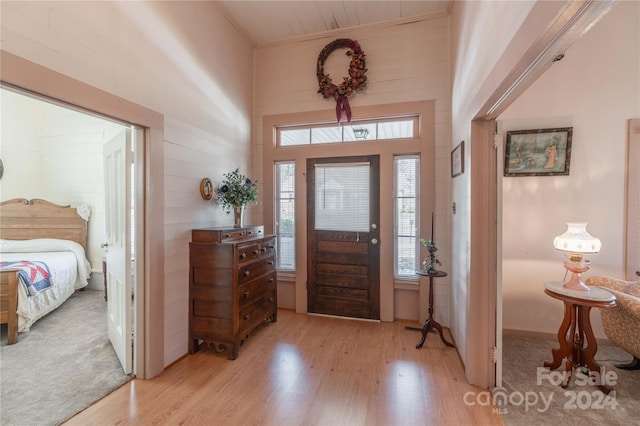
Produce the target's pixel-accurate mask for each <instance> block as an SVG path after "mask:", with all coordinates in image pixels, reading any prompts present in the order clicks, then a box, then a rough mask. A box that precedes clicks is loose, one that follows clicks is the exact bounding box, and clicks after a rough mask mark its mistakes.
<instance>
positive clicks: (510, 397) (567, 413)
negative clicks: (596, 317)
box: [496, 335, 640, 426]
mask: <svg viewBox="0 0 640 426" xmlns="http://www.w3.org/2000/svg"><path fill="white" fill-rule="evenodd" d="M558 347H559V344H558V342H557V340H555V339H553V338H538V337H536V338H533V337H529V336H527V337H524V336H511V335H509V336H504V338H503V385H504V391H502V392H503V393H502V395H501V396H500V395H499V393H500V392H501V391H498V392H497V393H496V396H497V397H498V399H502V400H506V402H505V405H503V407H502V408H501V410H502V411H503V413H502V414H503V418H504V421H505V423H506V424H507V425H508V426H524V425H531V424H536V425H549V426H551V425H554V426H558V425H563V426H567V425H604V424H606V425H621V426H622V425H624V426H627V425H638V424H640V370H638V371H625V370H620V369H617V368H615V367H614V365H615V364H620V363H624V362H627V361H631V359H632V357H631V355H630V354H628V353H627V352H625V351H623V350H621V349H620V348H618V347H616V346H612V345H599V346H598V352H597V353H596V356H595V360H596V362H597V363H598V364H599V365H600V366H603V367H604V368H605V374H606V380H607V381H608V382H609V383H614V382H615V385H614V386H613V389H614V390H613V391H612V392H611V393H610V394H609V396H608V397H607V396H606V395H604V394H603V393H602V392H601V391H600V390H598V388H597V387H596V386H593V385H592V384H590V383H589V382H588V379H587V378H586V375H582V377H581V378H578V376H575V377H574V378H573V379H572V380H571V381H570V383H569V386H568V387H567V388H566V389H563V388H562V387H560V386H557V385H555V384H554V383H553V382H554V381H556V380H557V381H559V380H561V378H560V372H561V371H562V369H560V370H558V372H555V371H554V372H553V373H550V372H549V371H548V370H546V369H545V370H544V371H540V370H538V368H539V367H542V366H543V363H544V362H545V361H551V360H552V359H553V356H552V354H551V349H555V348H558Z"/></svg>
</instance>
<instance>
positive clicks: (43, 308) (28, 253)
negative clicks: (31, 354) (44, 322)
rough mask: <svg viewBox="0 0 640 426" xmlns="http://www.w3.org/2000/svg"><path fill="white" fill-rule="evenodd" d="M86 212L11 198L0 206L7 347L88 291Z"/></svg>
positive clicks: (0, 307) (0, 299)
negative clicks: (81, 290)
mask: <svg viewBox="0 0 640 426" xmlns="http://www.w3.org/2000/svg"><path fill="white" fill-rule="evenodd" d="M87 220H88V208H87V207H86V206H82V207H77V208H75V207H70V206H60V205H57V204H54V203H51V202H48V201H45V200H39V199H34V200H27V199H23V198H16V199H12V200H8V201H4V202H2V203H0V322H1V323H6V324H7V343H8V344H13V343H15V342H16V341H17V332H23V331H28V330H29V328H30V327H31V326H32V325H33V324H34V323H35V322H36V321H37V320H39V319H40V318H42V317H43V316H45V315H46V314H48V313H49V312H51V311H53V310H54V309H56V308H57V307H59V306H60V305H61V304H62V303H64V301H65V300H67V299H68V298H69V297H70V296H71V295H72V294H73V293H74V292H75V291H76V290H78V289H82V288H84V287H86V286H87V284H88V279H89V275H90V274H91V265H90V264H89V261H88V260H87V258H86V253H85V251H86V244H87Z"/></svg>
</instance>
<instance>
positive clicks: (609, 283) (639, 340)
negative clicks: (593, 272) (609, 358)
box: [586, 276, 640, 370]
mask: <svg viewBox="0 0 640 426" xmlns="http://www.w3.org/2000/svg"><path fill="white" fill-rule="evenodd" d="M586 284H587V285H590V286H598V287H602V288H604V289H606V290H607V291H609V292H611V293H612V294H614V295H615V296H616V303H617V305H616V306H615V307H614V308H607V309H600V315H601V317H602V325H603V327H604V332H605V334H606V335H607V337H608V338H609V340H611V342H612V343H614V344H615V345H617V346H619V347H621V348H622V349H624V350H625V351H627V352H630V353H631V355H633V361H631V363H630V364H621V365H616V367H618V368H622V369H625V370H640V359H639V358H640V281H637V282H631V281H624V280H620V279H616V278H611V277H604V276H594V277H590V278H589V279H587V281H586Z"/></svg>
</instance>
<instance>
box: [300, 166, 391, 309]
mask: <svg viewBox="0 0 640 426" xmlns="http://www.w3.org/2000/svg"><path fill="white" fill-rule="evenodd" d="M379 188H380V157H379V156H378V155H370V156H356V157H333V158H311V159H308V160H307V247H308V248H307V263H308V265H307V275H308V279H307V282H308V289H307V290H308V292H307V305H308V312H311V313H318V314H327V315H336V316H344V317H353V318H362V319H372V320H379V319H380V244H379V242H380V241H379V239H380V191H379Z"/></svg>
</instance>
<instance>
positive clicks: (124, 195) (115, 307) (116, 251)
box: [104, 129, 133, 374]
mask: <svg viewBox="0 0 640 426" xmlns="http://www.w3.org/2000/svg"><path fill="white" fill-rule="evenodd" d="M131 159H132V153H131V130H130V129H124V130H122V131H121V132H120V133H118V134H117V135H116V136H115V137H113V138H112V139H111V140H109V141H108V142H107V143H106V144H105V145H104V181H105V191H104V194H105V224H106V232H105V234H106V247H105V256H106V262H107V295H108V297H107V312H108V314H107V316H108V329H109V339H110V340H111V344H112V345H113V348H114V349H115V351H116V354H117V355H118V358H119V359H120V363H121V364H122V368H123V369H124V372H125V374H129V373H131V371H132V364H133V348H132V336H131V332H132V327H131V321H132V312H131V310H132V307H131V261H130V259H131V245H130V244H129V241H131V235H130V234H131V214H130V212H131V202H130V199H131V198H130V188H131V173H130V166H131Z"/></svg>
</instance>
